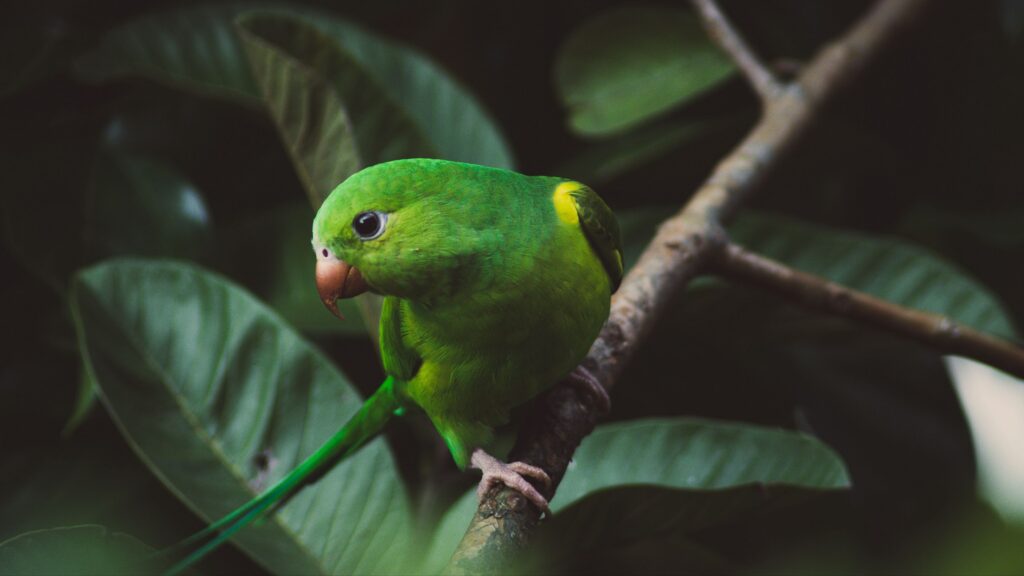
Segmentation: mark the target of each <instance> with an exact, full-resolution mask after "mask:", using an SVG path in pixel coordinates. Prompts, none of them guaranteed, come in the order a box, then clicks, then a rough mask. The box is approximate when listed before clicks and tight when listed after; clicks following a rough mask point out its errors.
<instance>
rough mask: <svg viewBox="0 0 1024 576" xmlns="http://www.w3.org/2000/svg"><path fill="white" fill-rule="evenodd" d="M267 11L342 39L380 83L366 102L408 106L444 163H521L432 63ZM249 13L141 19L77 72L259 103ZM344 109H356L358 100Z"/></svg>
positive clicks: (345, 29)
mask: <svg viewBox="0 0 1024 576" xmlns="http://www.w3.org/2000/svg"><path fill="white" fill-rule="evenodd" d="M262 6H266V7H267V8H268V9H272V10H273V11H274V12H275V13H278V14H280V15H281V16H282V17H290V18H296V17H300V18H304V19H305V20H306V21H307V22H308V23H310V24H312V25H314V26H317V27H320V28H321V29H322V30H323V31H324V32H325V33H327V34H328V35H330V36H331V37H333V38H335V39H336V40H337V42H338V43H339V44H340V47H341V49H342V50H343V51H345V52H347V54H348V55H349V57H350V58H354V60H355V63H357V64H358V66H359V67H361V68H362V72H361V73H364V74H367V75H368V76H369V77H371V78H372V79H373V81H372V82H371V84H370V85H367V86H364V88H366V89H367V90H368V92H367V93H366V94H362V95H361V96H360V97H362V98H368V97H370V96H369V95H370V94H374V93H377V92H378V91H381V90H382V91H383V92H384V93H385V94H387V95H388V97H389V98H391V99H393V100H394V101H396V102H400V103H401V106H402V108H404V109H405V110H406V112H407V113H408V115H409V116H410V117H411V118H412V119H413V121H414V123H415V124H416V125H417V126H418V129H419V130H420V131H421V132H422V133H423V134H425V135H426V137H427V138H428V139H429V141H430V142H431V144H432V145H433V147H434V148H435V149H436V150H437V152H438V153H439V154H440V155H441V156H442V157H444V158H448V159H451V160H460V161H463V162H472V163H477V164H487V165H491V166H498V167H511V166H512V164H513V158H512V155H511V152H510V151H509V149H508V146H507V144H506V143H505V141H504V138H503V137H502V135H501V133H500V131H499V130H498V128H497V127H496V125H495V123H494V120H493V119H492V118H491V117H490V116H489V115H488V114H487V112H485V111H484V109H483V108H482V107H481V105H480V104H479V102H478V101H477V100H476V99H475V98H474V97H473V96H472V95H471V94H470V93H469V92H468V91H466V90H465V89H464V88H463V87H461V86H459V85H458V84H457V83H456V82H455V81H453V80H452V79H451V78H450V77H449V76H448V75H447V74H446V73H445V72H444V71H443V70H442V69H441V68H440V67H439V66H438V65H437V64H435V63H434V62H432V61H431V60H429V59H428V58H426V57H424V56H423V55H421V54H419V53H418V52H416V51H415V50H413V49H411V48H409V47H407V46H404V45H402V44H399V43H396V42H392V41H389V40H385V39H382V38H380V37H378V36H376V35H374V34H372V33H370V32H367V31H365V30H363V29H362V28H360V27H358V26H356V25H355V24H352V23H349V22H347V21H345V20H343V19H341V18H337V17H334V16H331V15H328V14H325V13H323V12H317V11H311V10H308V9H296V8H294V7H291V6H286V5H281V4H269V3H268V4H263V5H262ZM246 10H247V8H246V7H244V6H241V5H234V4H221V5H207V6H200V7H190V8H184V9H180V10H174V11H169V12H163V13H158V14H153V15H148V16H144V17H142V18H138V19H136V20H132V21H130V22H128V23H126V24H123V25H121V26H119V27H117V28H115V29H113V30H111V31H110V32H109V33H108V34H107V35H106V36H105V37H104V38H103V40H102V41H101V43H100V45H99V46H98V47H97V48H96V49H95V50H94V51H92V52H90V53H88V54H86V55H85V56H84V57H83V58H82V59H80V60H79V61H78V63H77V66H76V69H77V71H78V72H79V74H80V75H81V76H82V77H83V78H85V79H88V80H91V81H96V82H100V81H109V80H112V79H116V78H123V77H144V78H149V79H152V80H155V81H157V82H161V83H165V84H169V85H172V86H175V87H179V88H182V89H186V90H191V91H195V92H199V93H204V94H210V95H213V96H219V97H227V98H231V99H233V100H238V101H241V102H245V103H247V104H249V105H252V106H260V100H261V99H262V93H261V91H260V89H259V86H258V83H257V82H256V81H255V80H254V78H253V75H252V72H251V70H250V65H249V61H248V59H247V57H246V54H245V49H244V48H243V46H242V43H241V40H240V39H239V37H238V35H237V33H236V29H235V25H234V22H235V19H236V17H238V16H239V15H240V14H242V13H244V12H245V11H246ZM261 12H262V10H261ZM314 70H317V71H319V70H318V69H317V68H316V67H314ZM349 77H350V78H352V76H349ZM329 80H330V81H332V82H335V81H337V79H335V78H331V79H329ZM356 88H358V87H353V88H352V89H353V90H355V89H356ZM344 104H345V106H346V109H347V108H348V104H349V103H348V102H347V101H346V102H344ZM349 118H350V120H351V121H352V122H354V123H356V124H358V123H359V122H360V121H361V119H359V118H356V117H355V114H354V113H353V112H352V111H351V110H349ZM360 152H362V150H360ZM364 160H367V161H369V158H364Z"/></svg>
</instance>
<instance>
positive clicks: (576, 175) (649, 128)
mask: <svg viewBox="0 0 1024 576" xmlns="http://www.w3.org/2000/svg"><path fill="white" fill-rule="evenodd" d="M745 120H746V119H745V118H742V117H740V116H737V115H732V116H729V117H720V118H707V119H697V120H694V119H689V118H687V119H683V120H676V121H668V120H666V121H663V122H658V123H656V124H651V125H644V126H640V127H638V128H636V129H635V130H631V131H630V132H628V133H626V134H622V135H621V136H619V137H616V138H614V139H610V140H607V141H602V142H598V143H595V144H593V145H592V146H590V147H589V148H587V149H584V151H583V152H581V153H580V154H579V155H578V156H576V157H574V158H573V159H572V160H570V161H569V162H566V163H565V164H563V165H562V166H561V167H559V168H558V169H557V170H555V173H557V174H560V175H562V176H565V177H567V178H573V179H576V180H579V181H581V182H586V183H587V184H589V185H592V186H593V185H598V184H602V183H604V182H608V181H609V180H612V179H614V178H616V177H618V176H621V175H623V174H626V173H628V172H630V171H632V170H635V169H637V168H639V167H641V166H643V165H645V164H648V163H650V162H652V161H654V160H657V159H658V158H662V157H664V156H666V155H668V153H669V152H672V151H674V150H677V149H679V148H680V147H683V146H687V147H690V146H699V145H701V144H702V143H703V142H704V141H705V140H706V139H707V138H708V137H709V136H712V135H718V134H722V133H731V132H733V131H735V129H736V128H738V127H740V126H741V125H745V122H744V121H745Z"/></svg>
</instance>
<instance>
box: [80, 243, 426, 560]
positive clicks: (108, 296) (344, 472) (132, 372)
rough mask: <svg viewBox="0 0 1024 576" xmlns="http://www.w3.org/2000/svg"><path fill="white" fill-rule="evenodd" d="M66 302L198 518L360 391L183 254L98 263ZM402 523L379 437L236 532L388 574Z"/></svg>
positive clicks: (265, 470) (139, 435)
mask: <svg viewBox="0 0 1024 576" xmlns="http://www.w3.org/2000/svg"><path fill="white" fill-rule="evenodd" d="M73 306H74V308H75V314H76V323H77V327H78V331H79V340H80V345H81V349H82V352H83V355H84V356H85V359H86V363H87V365H88V368H89V370H90V372H91V374H92V376H93V378H94V379H95V381H96V383H97V385H98V386H99V387H100V390H101V392H102V398H103V400H104V402H105V403H106V405H107V406H108V408H109V409H110V411H111V413H112V414H113V415H114V417H115V420H116V421H117V422H118V424H119V426H120V427H121V428H122V430H123V432H124V433H125V435H126V436H127V437H128V438H129V440H130V442H131V443H132V444H133V447H134V448H135V449H136V451H137V452H138V454H139V456H140V457H141V458H142V459H143V460H145V461H146V463H147V464H149V466H150V467H151V468H152V469H153V471H154V472H155V473H156V474H157V475H158V476H159V477H160V478H161V479H162V480H163V481H164V482H165V483H166V484H167V485H168V487H169V488H170V489H171V490H173V491H174V492H175V493H177V494H178V495H179V497H181V498H182V499H183V500H185V502H186V503H187V504H189V506H191V507H192V508H193V509H194V510H195V511H196V512H197V513H199V514H200V515H201V516H203V517H204V518H206V519H212V518H217V517H219V516H221V515H223V514H224V513H226V512H228V511H230V510H232V509H233V508H234V507H236V506H238V505H240V504H241V503H242V502H244V501H246V500H247V499H249V498H250V497H252V496H253V495H254V494H255V493H257V492H259V491H260V489H262V488H264V487H266V485H267V484H269V483H272V482H273V481H275V480H276V479H278V478H280V477H281V476H283V475H284V474H285V473H287V472H288V471H289V470H291V469H292V468H293V467H294V466H295V465H296V464H297V463H298V462H300V461H301V460H302V459H303V458H304V457H306V456H308V455H309V454H310V453H312V452H313V451H314V450H315V449H316V448H318V447H319V446H320V444H321V443H322V442H323V441H324V440H325V439H326V438H327V437H328V436H330V435H331V434H332V433H333V432H335V431H336V430H337V429H338V428H339V427H340V426H341V425H342V424H343V423H344V422H345V420H346V419H347V418H348V417H349V416H350V415H351V414H352V413H354V412H355V411H356V410H357V408H358V407H359V405H360V404H361V402H362V401H361V399H360V398H359V396H358V394H357V393H356V392H355V391H354V390H353V389H352V387H351V386H350V385H349V384H348V383H347V382H346V381H345V378H344V376H342V375H341V374H340V373H339V372H338V371H337V370H336V369H335V368H334V367H333V366H331V364H330V362H329V361H327V360H326V359H325V358H324V357H323V356H322V355H320V354H319V353H318V352H316V350H315V349H313V348H312V347H311V346H310V345H309V344H307V343H306V342H304V341H303V340H302V339H301V338H299V337H298V336H297V335H296V334H295V333H294V332H293V331H292V330H291V329H290V328H288V326H287V325H286V324H284V322H282V321H281V319H280V318H278V317H277V315H275V314H274V313H273V312H271V311H269V310H268V309H267V308H266V307H264V306H263V305H262V304H260V303H259V302H258V301H256V300H255V299H254V298H253V297H252V296H250V295H249V294H247V293H246V292H244V291H243V290H241V289H239V288H237V287H236V286H234V285H232V284H231V283H229V282H227V281H225V280H224V279H222V278H220V277H218V276H216V275H213V274H210V273H207V272H204V271H202V270H200V269H198V268H195V267H193V266H189V265H186V264H180V263H172V262H147V261H137V260H120V261H111V262H107V263H103V264H100V265H98V266H95V267H93V268H90V269H87V270H85V271H84V272H82V273H80V274H79V275H78V276H77V278H76V281H75V284H74V290H73ZM408 530H409V509H408V503H407V501H406V497H405V493H404V491H403V488H402V486H401V484H400V482H399V479H398V476H397V472H396V470H395V463H394V461H393V459H392V457H391V455H390V453H389V451H388V450H387V448H386V446H385V444H384V443H383V441H381V440H378V441H375V442H373V443H371V444H370V445H368V446H367V447H366V448H365V449H364V450H363V451H362V452H360V453H359V454H357V455H356V456H354V457H352V458H351V459H349V460H347V461H346V462H343V463H342V464H340V465H339V466H337V467H336V468H335V469H334V470H333V471H331V472H330V473H329V474H327V476H325V477H324V478H323V479H322V480H320V481H319V482H318V483H317V484H315V485H314V486H312V487H309V488H307V489H305V490H304V491H302V492H301V493H300V494H299V495H298V496H297V497H295V498H294V499H293V500H292V501H291V502H290V503H289V504H288V505H287V506H286V507H284V508H283V509H282V510H280V511H279V512H277V513H276V514H275V515H274V516H273V517H272V518H271V519H270V520H269V521H267V522H264V523H262V524H260V525H258V526H253V527H249V528H246V529H245V530H243V531H242V532H240V533H239V535H238V536H237V537H236V541H237V542H238V544H239V545H240V546H241V547H242V548H243V549H244V550H245V551H246V552H247V553H248V554H250V555H251V556H252V557H254V558H256V559H257V560H258V561H259V562H260V563H262V564H263V565H265V566H266V567H267V568H268V569H270V570H271V571H273V572H277V573H337V572H390V571H397V570H399V569H400V566H401V562H403V561H404V560H405V558H404V556H403V554H401V551H402V550H403V549H404V546H405V544H406V542H407V540H408V537H409V533H408Z"/></svg>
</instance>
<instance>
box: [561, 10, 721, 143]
mask: <svg viewBox="0 0 1024 576" xmlns="http://www.w3.org/2000/svg"><path fill="white" fill-rule="evenodd" d="M731 72H732V64H731V63H730V61H729V59H728V58H727V57H726V56H725V54H723V53H722V52H721V51H719V50H718V48H717V47H715V46H714V45H713V44H712V43H711V41H710V40H709V39H708V38H707V36H706V35H705V33H704V30H703V29H702V28H701V25H700V22H699V21H698V19H697V17H696V16H695V15H694V14H693V13H692V12H690V11H688V10H685V9H681V8H676V7H668V6H654V5H622V6H616V7H614V8H610V9H608V10H606V11H604V12H601V13H599V14H598V15H596V16H594V17H593V18H591V19H590V20H588V21H587V22H585V23H584V24H583V25H582V26H580V27H579V28H578V29H577V30H575V31H574V32H573V33H572V34H571V35H570V36H569V38H568V39H567V40H566V41H565V43H564V44H563V45H562V48H561V50H560V51H559V53H558V56H557V60H556V61H555V69H554V75H555V87H556V89H557V90H558V94H559V96H560V97H561V100H562V103H563V104H564V105H565V106H566V107H567V108H568V109H569V126H570V127H571V128H572V129H573V130H574V131H576V132H577V133H579V134H581V135H585V136H604V135H608V134H613V133H615V132H620V131H622V130H625V129H627V128H629V127H631V126H634V125H636V124H638V123H640V122H643V121H645V120H648V119H650V118H652V117H654V116H657V115H659V114H661V113H663V112H665V111H667V110H669V109H671V108H673V107H675V106H679V105H680V104H683V103H685V102H687V101H689V100H691V99H693V98H694V97H695V96H697V95H699V94H701V93H703V92H705V91H706V90H708V89H709V88H711V87H712V86H715V85H716V84H718V83H719V82H720V81H721V80H722V79H724V78H726V77H727V76H728V75H729V74H730V73H731Z"/></svg>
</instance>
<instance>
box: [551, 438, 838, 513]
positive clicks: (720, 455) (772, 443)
mask: <svg viewBox="0 0 1024 576" xmlns="http://www.w3.org/2000/svg"><path fill="white" fill-rule="evenodd" d="M641 446H642V447H643V449H642V450H640V449H638V447H641ZM573 460H574V465H573V466H572V467H571V468H570V470H569V471H568V472H567V473H566V476H565V479H564V480H563V482H562V485H561V487H560V488H559V489H558V496H557V497H556V498H555V500H554V501H553V502H552V510H553V511H555V512H556V513H557V512H560V511H562V510H564V509H566V508H567V507H569V506H570V505H576V504H577V501H579V500H581V499H583V498H584V497H588V496H590V495H592V494H595V493H597V492H599V491H601V490H604V489H606V488H612V487H617V486H623V485H626V484H644V485H648V484H650V485H658V486H667V487H672V488H679V489H700V490H719V489H725V488H732V487H736V486H742V485H747V484H785V485H790V486H800V487H804V488H815V489H830V488H847V487H849V480H848V479H847V477H846V470H845V469H844V468H843V462H842V460H840V459H839V457H838V456H837V455H836V454H835V453H834V452H832V450H830V449H829V448H828V447H826V446H825V445H824V444H822V443H821V442H819V441H818V440H816V439H814V438H812V437H810V436H806V435H804V434H800V433H797V432H792V431H788V430H781V429H771V428H762V427H757V426H750V425H746V424H740V423H735V422H717V421H714V420H702V419H689V418H676V419H651V420H639V421H630V422H619V423H616V424H605V425H603V426H601V427H599V428H598V429H597V430H596V431H595V432H594V433H593V434H591V435H590V436H588V437H587V438H586V439H585V440H584V441H583V443H582V444H581V445H580V448H579V449H578V450H577V451H576V454H575V455H574V456H573ZM688 521H690V522H694V523H702V522H705V520H704V519H702V518H700V517H695V516H690V517H689V519H688Z"/></svg>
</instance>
